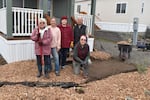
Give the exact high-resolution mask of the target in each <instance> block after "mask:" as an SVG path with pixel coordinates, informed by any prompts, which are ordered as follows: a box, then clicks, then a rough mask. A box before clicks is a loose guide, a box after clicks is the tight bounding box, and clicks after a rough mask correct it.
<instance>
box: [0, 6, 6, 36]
mask: <svg viewBox="0 0 150 100" xmlns="http://www.w3.org/2000/svg"><path fill="white" fill-rule="evenodd" d="M0 31H1V32H3V33H4V34H7V25H6V8H1V9H0Z"/></svg>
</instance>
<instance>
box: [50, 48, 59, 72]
mask: <svg viewBox="0 0 150 100" xmlns="http://www.w3.org/2000/svg"><path fill="white" fill-rule="evenodd" d="M51 52H52V56H53V58H54V62H55V71H58V72H59V71H60V67H59V55H58V52H57V49H56V48H51Z"/></svg>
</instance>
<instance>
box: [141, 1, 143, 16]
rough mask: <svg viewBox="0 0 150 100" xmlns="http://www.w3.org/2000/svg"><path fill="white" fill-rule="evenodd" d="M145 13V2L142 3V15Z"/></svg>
mask: <svg viewBox="0 0 150 100" xmlns="http://www.w3.org/2000/svg"><path fill="white" fill-rule="evenodd" d="M143 12H144V2H143V3H142V8H141V14H143Z"/></svg>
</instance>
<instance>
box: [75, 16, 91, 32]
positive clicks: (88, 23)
mask: <svg viewBox="0 0 150 100" xmlns="http://www.w3.org/2000/svg"><path fill="white" fill-rule="evenodd" d="M78 17H82V18H83V24H85V25H86V26H87V31H88V33H89V34H92V21H93V16H92V15H84V14H75V18H76V19H77V18H78Z"/></svg>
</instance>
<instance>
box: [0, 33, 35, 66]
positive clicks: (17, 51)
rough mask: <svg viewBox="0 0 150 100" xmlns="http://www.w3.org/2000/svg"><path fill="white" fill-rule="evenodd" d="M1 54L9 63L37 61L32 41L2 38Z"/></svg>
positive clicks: (0, 43)
mask: <svg viewBox="0 0 150 100" xmlns="http://www.w3.org/2000/svg"><path fill="white" fill-rule="evenodd" d="M0 54H1V55H2V56H3V57H4V59H5V60H6V61H7V63H11V62H16V61H22V60H32V59H35V54H34V42H33V41H31V40H6V39H4V38H3V37H1V36H0Z"/></svg>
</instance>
